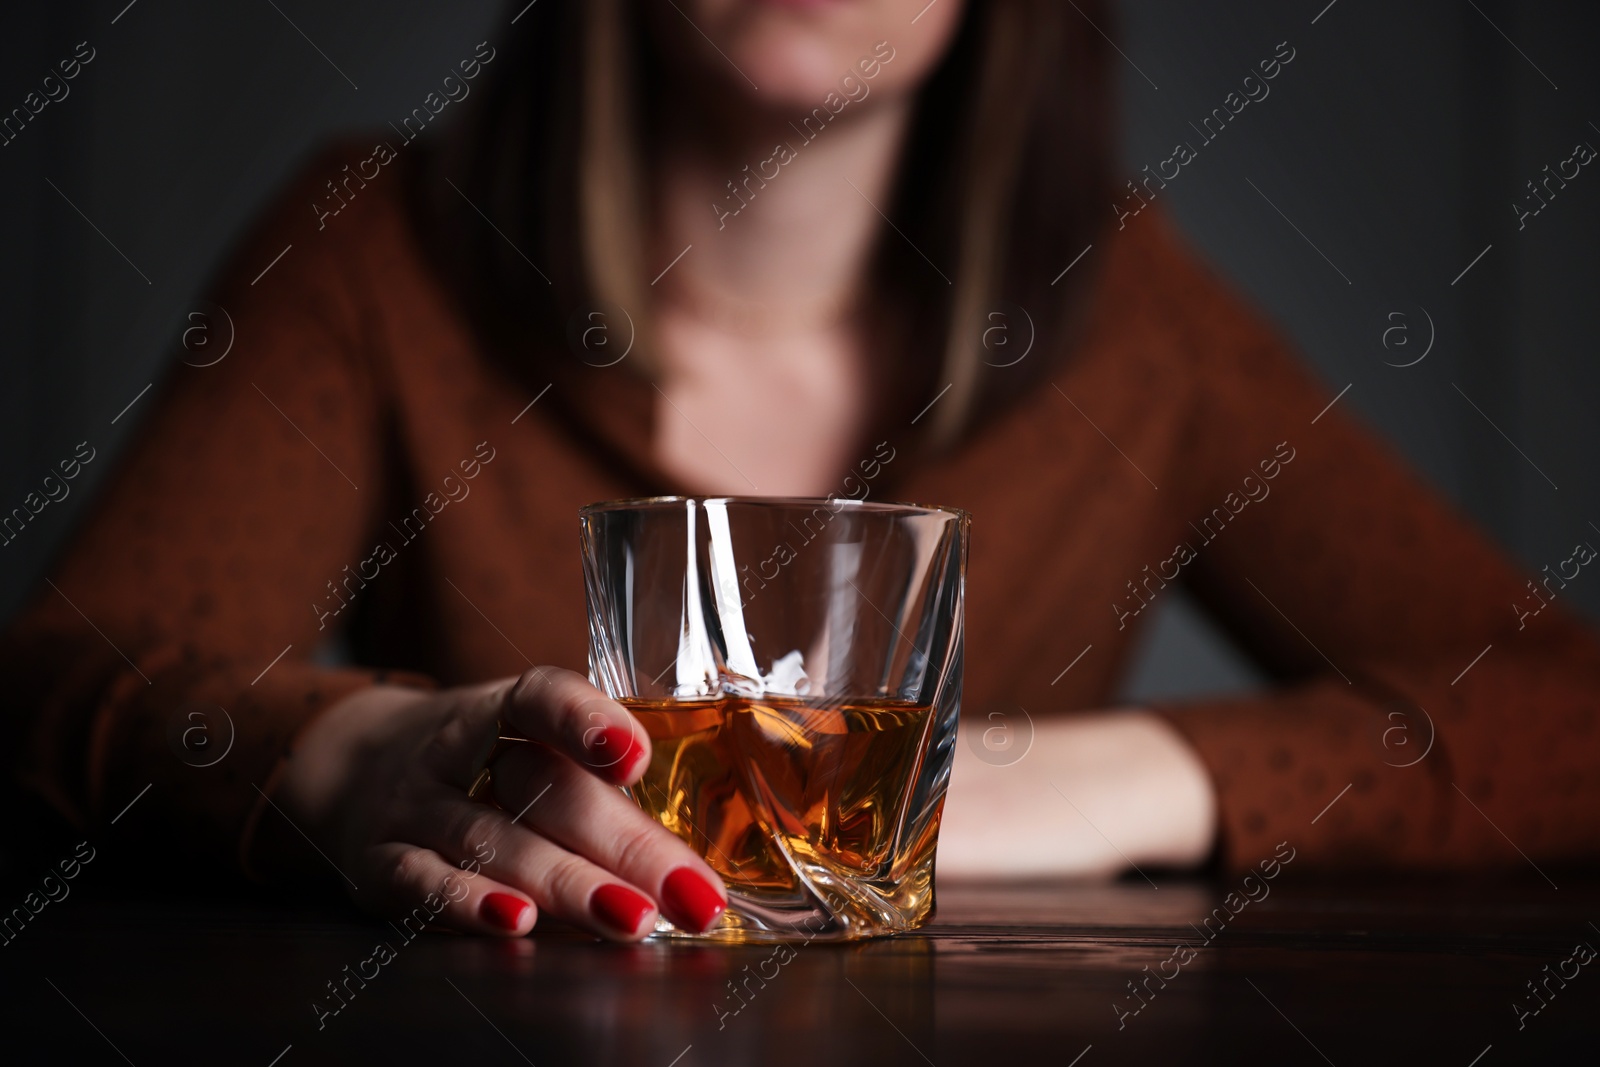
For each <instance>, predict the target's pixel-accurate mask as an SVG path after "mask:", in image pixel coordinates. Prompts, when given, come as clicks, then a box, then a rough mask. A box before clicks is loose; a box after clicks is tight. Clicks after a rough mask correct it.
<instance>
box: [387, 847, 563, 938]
mask: <svg viewBox="0 0 1600 1067" xmlns="http://www.w3.org/2000/svg"><path fill="white" fill-rule="evenodd" d="M368 859H369V862H368V863H367V864H365V866H366V867H367V870H368V872H370V873H367V874H365V875H364V876H363V877H362V879H361V880H362V883H363V885H364V886H365V887H366V888H363V889H358V890H357V891H356V893H355V897H356V900H357V902H358V903H360V904H362V905H363V906H364V907H366V908H368V909H370V910H372V911H375V912H377V913H378V914H380V915H386V916H388V917H389V918H391V919H395V920H398V921H399V922H400V923H401V924H402V927H403V930H402V932H403V933H405V934H406V935H407V936H408V937H409V936H415V934H416V933H418V932H420V930H421V929H422V927H424V926H426V925H427V924H429V923H442V924H444V925H445V926H449V927H451V928H453V929H456V930H461V931H463V932H464V933H469V934H498V935H500V936H504V937H520V936H521V935H523V934H525V933H527V932H528V931H529V930H530V929H532V928H533V923H534V919H535V918H537V916H538V909H537V907H536V906H535V905H534V903H533V902H532V901H531V900H529V899H528V896H527V894H526V893H524V892H522V891H520V890H517V889H514V888H512V887H511V886H509V885H507V884H505V883H504V882H499V881H496V880H495V879H494V878H491V877H487V876H485V875H482V874H479V873H476V872H475V871H474V872H472V873H469V872H468V871H465V870H462V869H461V868H460V867H456V866H452V865H451V864H450V863H449V862H448V861H447V860H445V858H444V857H443V856H441V855H439V853H437V852H434V851H432V850H430V849H426V848H418V847H416V846H415V845H407V844H402V843H400V842H389V843H386V844H382V845H377V846H374V847H373V849H372V850H371V851H370V852H369V854H368Z"/></svg>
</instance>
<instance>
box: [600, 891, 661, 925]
mask: <svg viewBox="0 0 1600 1067" xmlns="http://www.w3.org/2000/svg"><path fill="white" fill-rule="evenodd" d="M589 910H590V911H592V912H594V916H595V918H597V919H599V920H600V921H601V922H603V923H605V924H606V925H607V926H609V927H611V928H612V929H613V930H621V931H622V932H623V933H627V934H632V933H637V932H638V930H639V924H640V923H642V922H644V920H645V917H646V916H647V915H649V914H650V913H651V912H652V911H654V910H655V905H654V904H652V903H650V901H649V899H648V898H646V897H643V896H640V895H639V894H638V893H635V892H634V891H633V890H631V889H629V888H628V887H627V886H625V885H603V886H601V887H600V888H599V889H596V890H595V891H594V896H592V897H590V898H589Z"/></svg>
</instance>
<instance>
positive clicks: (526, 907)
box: [478, 893, 533, 930]
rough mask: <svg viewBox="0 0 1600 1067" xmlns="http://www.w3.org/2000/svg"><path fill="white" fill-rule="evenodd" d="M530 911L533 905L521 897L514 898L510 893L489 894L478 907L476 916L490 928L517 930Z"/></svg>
mask: <svg viewBox="0 0 1600 1067" xmlns="http://www.w3.org/2000/svg"><path fill="white" fill-rule="evenodd" d="M532 909H533V905H532V904H529V903H528V902H527V901H526V900H523V899H522V898H521V897H514V896H512V895H511V894H510V893H489V894H486V895H485V896H484V898H483V901H482V902H481V903H480V904H479V905H478V915H479V917H481V918H482V919H483V921H484V922H486V923H488V924H489V925H490V926H498V927H499V928H500V929H502V930H519V929H521V928H522V920H523V919H524V918H525V917H526V916H527V914H528V912H529V911H531V910H532Z"/></svg>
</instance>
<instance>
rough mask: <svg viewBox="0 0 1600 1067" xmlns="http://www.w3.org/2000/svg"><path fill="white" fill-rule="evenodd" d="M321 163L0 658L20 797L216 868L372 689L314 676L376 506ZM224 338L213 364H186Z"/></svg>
mask: <svg viewBox="0 0 1600 1067" xmlns="http://www.w3.org/2000/svg"><path fill="white" fill-rule="evenodd" d="M318 164H321V170H327V171H328V172H329V173H333V172H335V171H336V170H337V163H332V162H330V160H329V159H326V158H323V159H319V160H317V161H316V162H315V163H314V164H313V165H312V166H311V167H310V168H308V170H307V172H306V176H304V177H302V178H301V179H299V180H297V181H295V182H292V183H291V184H290V185H289V186H288V188H287V191H286V192H285V194H284V195H283V196H282V197H281V198H280V200H279V201H278V205H277V206H276V207H275V208H273V209H272V210H270V211H269V212H268V213H267V214H266V215H265V217H264V218H263V221H262V222H261V224H259V225H258V226H257V227H256V228H255V230H254V231H253V233H252V235H250V236H249V237H248V238H247V239H246V240H245V241H244V242H242V244H241V246H240V247H239V248H238V250H237V252H236V254H235V255H234V256H233V258H232V260H231V265H230V266H229V267H228V268H227V269H226V270H224V271H223V273H222V275H221V276H220V282H219V284H218V285H217V287H216V288H215V290H214V292H213V302H214V303H215V305H217V306H218V307H220V308H221V309H222V310H221V312H220V313H217V314H214V315H213V316H212V320H211V322H210V324H209V328H210V329H211V330H212V331H213V336H211V337H210V338H209V339H208V343H209V345H210V346H211V347H210V348H207V349H203V350H201V351H204V353H205V355H204V358H201V357H200V356H198V355H196V354H187V358H188V361H189V362H188V363H184V364H179V363H176V362H175V365H174V366H173V367H172V369H171V370H170V372H169V373H168V374H167V376H166V379H165V380H164V381H163V382H162V384H161V385H160V386H159V388H158V391H157V394H156V399H155V400H154V401H149V400H147V401H146V404H148V405H149V410H147V411H146V412H144V415H145V417H144V420H143V424H142V425H141V427H140V429H139V431H138V433H137V435H136V439H135V440H134V442H133V444H132V445H131V446H130V448H129V449H128V451H127V452H126V454H125V455H123V456H122V457H121V458H120V461H119V468H118V470H116V471H115V477H114V478H113V479H112V480H111V481H110V484H109V485H108V486H106V488H105V489H104V491H103V493H102V494H101V496H100V498H99V499H98V500H97V501H96V503H95V505H94V506H93V508H92V512H91V514H90V516H89V518H88V520H87V522H86V524H85V525H84V526H83V527H82V528H81V529H80V531H79V532H78V534H77V535H76V537H75V538H74V540H73V542H72V543H71V544H70V546H69V548H68V550H67V551H66V552H65V553H64V554H63V555H62V556H61V557H60V558H59V559H58V561H57V562H56V564H55V566H54V568H53V570H52V573H51V574H50V575H49V576H48V578H47V579H46V581H45V582H44V583H42V584H41V588H40V589H39V590H38V591H37V593H36V595H35V596H34V598H33V599H32V600H31V602H30V603H29V604H28V605H27V606H26V607H25V609H24V611H23V612H22V613H21V614H20V615H19V616H18V618H17V619H16V620H14V622H13V623H12V625H11V626H10V627H9V631H8V633H7V634H6V635H5V636H4V638H3V639H0V678H3V679H4V680H5V682H6V685H7V689H8V690H9V691H10V693H11V694H12V696H13V701H12V702H11V704H12V707H13V709H14V713H15V714H18V715H19V716H20V717H21V718H22V719H23V720H24V721H23V722H22V723H19V724H18V725H17V726H16V727H15V729H17V731H18V733H19V734H20V735H22V736H24V737H26V739H27V740H26V743H25V744H24V745H22V746H21V747H20V750H19V751H18V755H17V759H18V761H19V764H20V765H19V766H18V768H17V773H18V775H19V777H20V779H21V780H22V781H23V783H24V784H25V785H27V786H28V787H30V788H32V789H34V790H37V791H38V792H39V793H41V794H42V795H43V796H44V797H45V798H46V799H47V800H49V801H50V802H51V803H52V804H53V805H55V806H56V807H57V808H58V809H60V810H61V811H62V812H63V813H64V814H65V815H66V816H67V817H68V818H69V819H71V820H73V821H74V822H75V823H77V824H79V825H81V826H84V827H86V828H90V829H94V828H102V829H103V828H104V827H105V826H106V824H107V823H108V822H113V821H116V822H119V823H120V825H118V826H117V831H116V832H117V834H118V836H119V837H122V836H124V835H132V836H136V837H139V838H143V839H145V840H148V841H151V842H154V843H157V844H159V845H160V846H161V847H162V848H163V850H165V851H168V852H171V851H177V850H181V851H183V852H185V853H188V854H191V855H192V854H193V853H194V852H195V851H206V852H209V853H211V854H213V855H214V856H217V857H225V858H226V859H227V860H228V861H229V862H230V863H231V862H233V861H235V860H240V859H242V857H243V856H244V854H245V851H246V844H247V842H246V830H247V828H248V827H250V826H253V824H254V822H255V820H256V819H257V818H259V817H260V816H261V813H262V811H263V810H266V801H265V796H264V791H266V790H270V788H271V779H272V778H273V776H274V773H275V769H276V768H277V767H278V765H279V763H280V761H281V760H282V759H283V757H284V756H285V754H286V752H287V750H288V748H289V746H290V744H291V742H292V739H293V737H294V736H295V734H296V732H297V731H298V730H299V729H300V728H301V727H302V726H303V725H304V724H305V723H306V722H307V721H308V720H309V719H310V718H311V717H312V716H314V715H316V714H317V713H318V712H319V711H320V710H322V709H324V708H326V707H328V706H330V705H331V704H333V703H334V702H336V701H338V700H339V699H340V698H341V697H343V696H345V695H346V694H348V693H350V692H352V691H354V690H355V689H357V688H359V687H361V686H364V685H367V684H370V682H371V680H372V675H371V674H370V673H369V672H366V671H358V670H333V669H325V668H323V667H321V666H318V665H315V664H314V663H313V659H312V657H313V652H314V650H315V649H316V648H317V646H318V644H319V641H320V640H321V639H322V638H324V637H326V636H328V634H329V633H331V632H332V622H331V620H330V619H329V618H327V617H326V616H324V615H322V614H321V613H320V611H319V609H318V607H317V605H321V606H322V607H323V610H326V608H327V607H328V606H330V605H332V606H337V605H338V604H339V603H340V601H339V600H336V599H335V597H336V596H337V595H339V594H340V593H342V592H343V590H342V589H341V588H340V584H341V581H342V580H343V579H344V578H345V577H347V575H348V574H350V573H352V572H353V571H354V569H355V567H356V565H357V564H358V563H359V562H360V561H361V560H362V558H363V557H364V556H366V555H367V554H368V552H367V550H366V548H364V546H370V540H369V537H368V534H369V532H370V527H371V525H372V522H373V516H374V515H375V514H376V513H377V511H378V510H379V506H380V501H381V497H382V494H383V493H384V489H385V486H384V470H385V465H384V463H383V462H382V457H381V455H380V444H381V441H382V433H381V432H380V431H381V423H382V419H383V403H382V401H381V399H380V395H379V383H378V380H377V378H378V376H377V375H376V374H375V373H374V371H373V366H374V361H373V358H372V354H371V353H370V352H369V351H368V346H367V342H366V339H365V338H364V337H363V332H362V322H363V315H362V305H361V299H360V292H361V290H360V289H359V288H358V287H357V285H356V284H355V281H354V279H353V277H352V275H353V274H355V273H358V272H356V271H354V270H353V268H352V267H351V266H350V264H351V263H353V262H357V261H358V260H357V259H356V257H354V256H352V255H350V254H349V252H350V249H349V248H348V247H344V248H341V245H340V241H341V240H343V241H344V242H346V245H348V244H349V243H350V242H351V241H353V240H355V239H357V237H358V231H357V229H356V227H355V226H353V225H346V226H345V227H344V228H343V232H342V233H338V234H336V233H334V232H333V231H332V230H331V229H330V230H328V231H326V232H323V231H319V230H318V228H317V226H316V225H314V224H313V223H314V222H315V221H316V220H315V215H314V213H313V211H312V209H311V204H312V202H313V200H314V198H315V196H316V192H315V187H316V181H317V180H316V179H315V178H314V177H312V175H313V174H316V173H320V172H321V170H319V168H318ZM344 221H346V220H341V222H344ZM350 222H352V223H353V222H354V220H350ZM230 324H231V345H232V346H231V348H228V349H227V351H226V355H225V356H223V357H222V358H221V359H220V361H217V362H214V363H211V365H209V366H194V365H192V364H198V363H202V362H210V361H211V360H215V359H216V358H217V357H216V351H217V349H219V348H224V347H226V344H227V342H228V340H229V332H230V331H229V330H228V328H227V327H228V326H229V325H230ZM191 340H193V338H191ZM347 566H348V567H349V568H350V569H349V570H346V567H347ZM130 805H132V806H130ZM124 812H126V814H124Z"/></svg>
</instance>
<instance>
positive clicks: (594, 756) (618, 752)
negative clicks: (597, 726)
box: [589, 726, 644, 778]
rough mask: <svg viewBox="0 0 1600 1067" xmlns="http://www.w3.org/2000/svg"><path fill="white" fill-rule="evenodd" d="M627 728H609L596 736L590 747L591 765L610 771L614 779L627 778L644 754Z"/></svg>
mask: <svg viewBox="0 0 1600 1067" xmlns="http://www.w3.org/2000/svg"><path fill="white" fill-rule="evenodd" d="M643 751H644V750H643V749H642V748H640V746H639V745H638V744H637V743H635V742H634V740H633V732H632V731H631V730H629V729H628V728H627V727H625V726H607V727H606V728H605V729H603V730H601V731H600V732H599V733H597V734H595V737H594V740H593V741H592V742H591V743H590V745H589V760H590V765H591V766H593V767H595V768H596V769H599V770H604V771H608V772H609V773H610V774H611V775H612V777H614V778H626V777H628V772H629V771H631V770H632V769H633V765H634V763H635V762H636V761H637V760H638V759H639V756H640V755H641V754H642V753H643Z"/></svg>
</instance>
